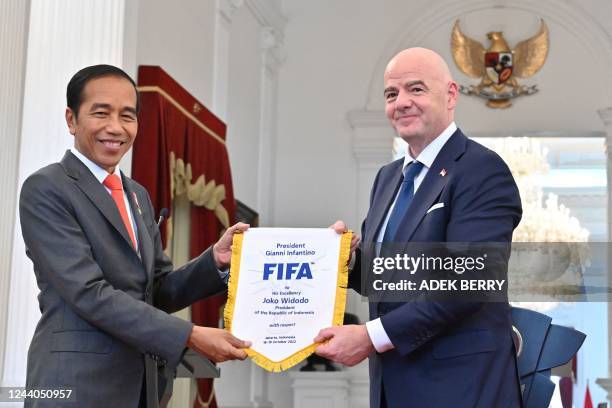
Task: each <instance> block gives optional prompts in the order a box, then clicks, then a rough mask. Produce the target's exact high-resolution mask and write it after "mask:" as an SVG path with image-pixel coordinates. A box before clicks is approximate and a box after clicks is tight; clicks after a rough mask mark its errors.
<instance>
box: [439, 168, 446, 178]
mask: <svg viewBox="0 0 612 408" xmlns="http://www.w3.org/2000/svg"><path fill="white" fill-rule="evenodd" d="M440 175H441V176H442V177H444V176H446V169H442V170H440Z"/></svg>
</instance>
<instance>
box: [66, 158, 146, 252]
mask: <svg viewBox="0 0 612 408" xmlns="http://www.w3.org/2000/svg"><path fill="white" fill-rule="evenodd" d="M70 151H71V152H72V154H74V155H75V156H76V157H77V158H78V159H79V160H80V161H81V162H83V164H84V165H85V166H86V167H87V168H88V169H89V171H91V174H93V175H94V177H95V178H96V179H97V180H98V181H99V182H100V184H102V186H104V188H105V189H106V191H107V192H108V194H111V195H112V193H111V190H110V188H108V187H106V186H105V185H104V179H106V177H107V176H108V175H109V173H108V171H106V170H104V169H103V168H102V167H100V166H98V165H97V164H96V163H94V162H92V161H91V160H89V159H88V158H87V157H85V155H84V154H83V153H81V152H79V151H78V150H77V149H76V148H74V147H71V148H70ZM113 174H116V175H117V176H119V180H120V181H121V188H122V189H123V179H122V178H121V172H120V171H119V166H115V172H114V173H113ZM123 201H124V202H125V208H126V209H127V213H128V218H129V219H130V224H132V230H134V239H135V240H136V252H138V228H137V227H136V223H135V222H134V216H133V215H132V206H131V205H130V200H128V197H127V194H126V193H125V189H123ZM113 202H114V201H113Z"/></svg>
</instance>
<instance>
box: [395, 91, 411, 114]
mask: <svg viewBox="0 0 612 408" xmlns="http://www.w3.org/2000/svg"><path fill="white" fill-rule="evenodd" d="M413 103H414V100H413V98H412V95H410V93H409V92H399V93H398V94H397V98H396V99H395V109H397V110H405V109H409V108H410V107H412V104H413Z"/></svg>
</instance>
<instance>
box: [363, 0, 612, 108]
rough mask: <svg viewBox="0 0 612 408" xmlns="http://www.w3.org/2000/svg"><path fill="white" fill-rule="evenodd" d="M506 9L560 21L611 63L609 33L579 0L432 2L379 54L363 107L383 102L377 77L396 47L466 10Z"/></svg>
mask: <svg viewBox="0 0 612 408" xmlns="http://www.w3.org/2000/svg"><path fill="white" fill-rule="evenodd" d="M488 9H509V10H521V11H527V12H530V13H533V14H534V15H537V16H540V17H542V18H544V19H545V20H547V21H550V22H554V23H557V24H559V25H560V26H561V27H563V28H564V29H565V30H567V31H568V32H569V33H570V34H571V35H572V36H573V37H575V38H576V39H577V40H578V41H579V42H580V44H581V45H582V46H583V47H584V49H586V50H587V51H588V52H589V53H590V54H591V56H592V58H593V61H597V63H598V64H599V65H601V66H602V67H605V69H607V68H608V67H610V66H612V37H611V36H610V34H608V33H607V32H606V30H605V29H604V28H603V27H602V26H601V24H599V22H598V21H597V20H595V19H594V18H593V17H592V16H591V15H589V14H588V13H587V12H585V11H584V9H583V8H582V7H580V5H579V2H575V1H574V2H565V1H563V2H559V1H556V0H541V1H537V2H534V1H531V0H514V1H512V2H506V1H502V0H496V1H490V0H465V1H461V2H456V1H454V0H443V1H440V2H435V3H432V4H431V6H430V7H427V8H426V9H425V10H426V11H425V12H424V13H423V14H422V15H420V16H419V18H418V19H414V18H412V17H410V20H409V21H407V23H406V24H402V25H401V27H402V28H401V29H400V31H398V32H397V33H396V34H395V35H393V36H392V39H391V40H390V41H389V42H388V44H387V45H386V46H385V48H384V51H383V52H382V53H381V54H380V57H379V58H378V61H377V63H376V67H375V68H374V71H373V73H372V76H371V77H370V85H369V87H368V89H369V91H368V94H367V97H366V101H365V103H366V108H368V109H378V108H379V106H380V104H381V103H382V99H381V97H380V94H381V92H380V79H381V78H382V77H383V73H384V70H385V67H386V65H387V62H388V61H389V60H390V59H391V58H392V57H393V55H395V54H396V53H397V52H398V51H400V50H402V49H404V48H408V47H411V46H416V45H419V44H421V43H422V41H423V39H424V38H426V37H427V36H428V35H429V34H430V33H431V32H433V31H435V30H436V29H438V28H439V27H440V26H442V25H448V26H449V27H450V26H451V25H452V22H453V21H454V20H455V19H457V18H458V17H460V16H461V15H465V14H467V13H471V12H475V11H481V10H488ZM606 79H607V82H606V83H608V84H610V83H611V82H612V74H611V75H610V77H609V78H606Z"/></svg>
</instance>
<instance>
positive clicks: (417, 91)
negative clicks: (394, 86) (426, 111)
mask: <svg viewBox="0 0 612 408" xmlns="http://www.w3.org/2000/svg"><path fill="white" fill-rule="evenodd" d="M410 92H411V93H413V94H417V95H418V94H421V93H423V92H425V89H423V88H421V87H418V86H417V87H414V88H412V89H411V90H410Z"/></svg>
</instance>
